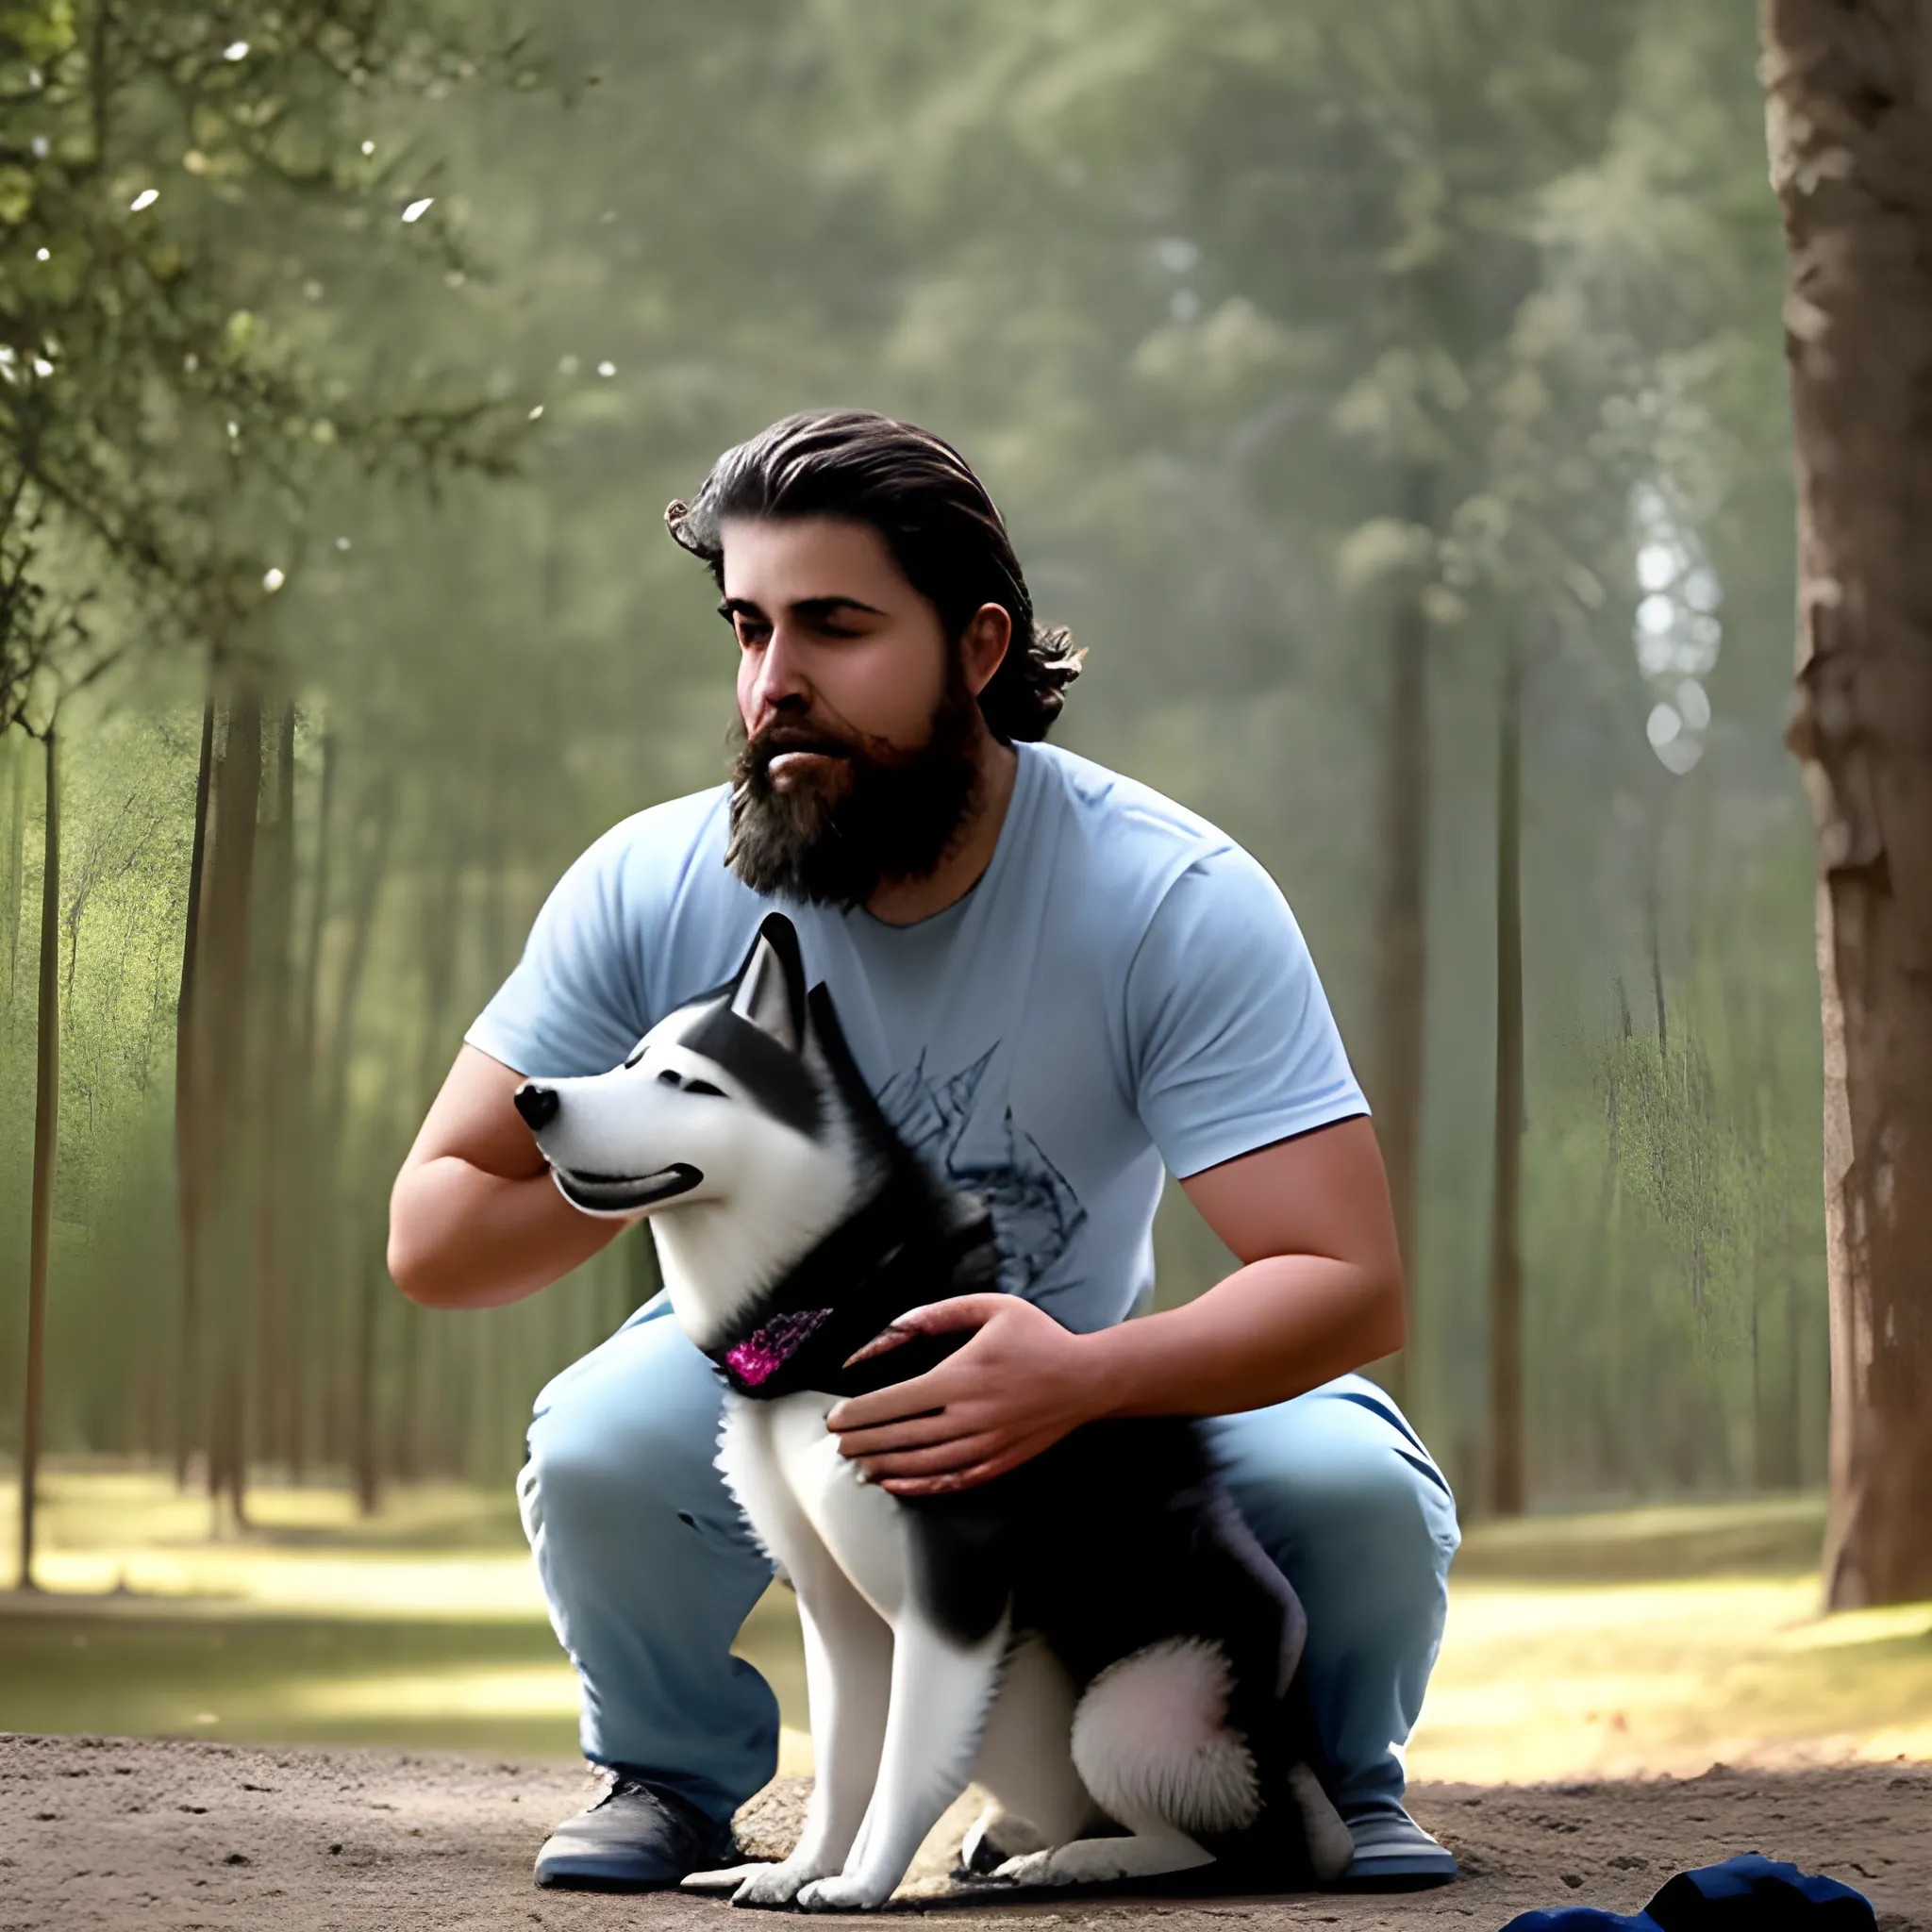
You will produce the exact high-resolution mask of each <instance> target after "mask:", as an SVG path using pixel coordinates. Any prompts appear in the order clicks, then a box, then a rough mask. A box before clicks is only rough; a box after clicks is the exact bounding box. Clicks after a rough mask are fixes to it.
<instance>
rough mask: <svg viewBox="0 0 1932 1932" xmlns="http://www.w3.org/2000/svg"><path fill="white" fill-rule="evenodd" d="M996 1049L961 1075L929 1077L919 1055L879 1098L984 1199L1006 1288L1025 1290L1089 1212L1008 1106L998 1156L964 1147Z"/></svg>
mask: <svg viewBox="0 0 1932 1932" xmlns="http://www.w3.org/2000/svg"><path fill="white" fill-rule="evenodd" d="M998 1051H999V1042H998V1041H994V1042H993V1044H992V1045H991V1047H989V1048H988V1049H987V1050H986V1052H985V1053H984V1054H982V1055H981V1056H980V1057H979V1058H978V1059H976V1060H974V1063H973V1064H972V1065H971V1066H970V1067H968V1068H966V1069H965V1071H964V1072H963V1073H958V1074H952V1075H950V1076H949V1077H947V1078H945V1079H942V1080H934V1079H931V1078H929V1077H928V1076H927V1074H926V1071H925V1056H924V1054H921V1055H920V1057H919V1060H918V1064H917V1065H915V1066H913V1067H912V1068H911V1069H909V1070H908V1072H906V1073H903V1074H894V1075H893V1076H892V1078H891V1079H890V1080H889V1081H887V1082H886V1084H885V1086H884V1088H883V1089H881V1090H880V1092H879V1096H878V1102H879V1107H880V1108H881V1110H882V1111H883V1112H884V1114H885V1116H886V1118H887V1120H889V1121H890V1122H891V1124H892V1126H893V1128H894V1129H895V1130H896V1131H897V1133H898V1135H899V1137H900V1138H901V1139H902V1140H903V1141H905V1142H906V1144H907V1145H908V1147H910V1148H911V1149H912V1151H913V1153H915V1154H917V1155H918V1156H919V1157H920V1158H922V1159H923V1160H925V1161H927V1162H929V1163H930V1164H931V1165H932V1166H933V1167H934V1168H935V1169H936V1170H937V1171H938V1172H939V1173H941V1174H943V1175H944V1176H945V1177H946V1179H947V1180H948V1181H950V1182H951V1183H952V1184H953V1186H955V1187H956V1188H960V1189H963V1190H964V1191H966V1192H968V1193H973V1194H977V1195H979V1197H980V1198H981V1199H982V1200H984V1201H985V1202H986V1204H987V1206H988V1208H990V1209H991V1212H992V1224H993V1232H994V1233H995V1235H997V1237H998V1239H999V1247H1000V1288H1001V1290H1002V1291H1004V1292H1006V1293H1008V1294H1024V1293H1025V1292H1026V1291H1028V1290H1029V1289H1030V1288H1031V1287H1032V1286H1033V1284H1034V1283H1035V1282H1036V1281H1038V1280H1039V1279H1040V1278H1041V1276H1042V1275H1043V1274H1045V1273H1046V1271H1047V1270H1048V1269H1049V1268H1051V1267H1052V1266H1053V1264H1054V1263H1055V1262H1056V1261H1058V1259H1059V1257H1060V1256H1061V1255H1062V1254H1064V1253H1065V1252H1066V1248H1067V1244H1068V1242H1070V1241H1072V1240H1073V1239H1074V1236H1075V1235H1076V1234H1078V1233H1079V1231H1080V1229H1081V1228H1082V1227H1083V1226H1084V1225H1085V1224H1086V1221H1087V1210H1086V1208H1083V1207H1082V1206H1081V1205H1080V1197H1079V1196H1078V1195H1077V1194H1075V1193H1074V1190H1073V1188H1072V1187H1071V1186H1070V1185H1069V1184H1068V1182H1067V1177H1066V1176H1065V1175H1064V1174H1061V1173H1060V1171H1059V1169H1058V1168H1057V1167H1056V1166H1055V1165H1054V1164H1053V1162H1052V1161H1051V1160H1049V1159H1048V1158H1046V1156H1045V1155H1044V1154H1043V1153H1042V1152H1041V1148H1040V1144H1039V1142H1038V1141H1035V1140H1034V1138H1033V1137H1032V1135H1030V1134H1028V1133H1024V1132H1023V1131H1022V1130H1021V1129H1020V1128H1019V1127H1017V1126H1015V1125H1014V1124H1013V1109H1012V1108H1010V1107H1008V1108H1007V1109H1006V1113H1005V1118H1004V1120H1003V1121H1002V1123H1001V1136H1002V1140H1003V1143H1004V1144H1003V1147H1002V1150H1001V1154H1000V1155H996V1156H993V1157H992V1158H988V1157H987V1155H986V1154H985V1153H984V1152H974V1153H969V1152H968V1151H967V1150H966V1149H965V1148H964V1147H962V1145H961V1142H962V1141H965V1139H966V1138H967V1130H968V1129H969V1127H971V1126H972V1125H973V1116H974V1107H975V1105H976V1103H977V1100H978V1095H979V1089H980V1085H981V1083H982V1082H983V1081H984V1080H985V1078H986V1071H987V1068H988V1066H989V1064H990V1063H991V1059H992V1057H993V1055H994V1054H995V1053H997V1052H998Z"/></svg>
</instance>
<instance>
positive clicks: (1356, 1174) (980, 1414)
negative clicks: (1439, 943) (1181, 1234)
mask: <svg viewBox="0 0 1932 1932" xmlns="http://www.w3.org/2000/svg"><path fill="white" fill-rule="evenodd" d="M1181 1185H1182V1187H1183V1188H1184V1189H1185V1190H1186V1191H1187V1193H1188V1196H1189V1198H1190V1199H1191V1201H1192V1202H1193V1203H1194V1205H1195V1207H1196V1208H1199V1209H1200V1210H1201V1213H1202V1215H1203V1217H1204V1218H1205V1219H1206V1220H1207V1222H1208V1225H1209V1226H1210V1227H1212V1228H1213V1230H1214V1231H1215V1233H1216V1234H1218V1235H1219V1236H1220V1237H1221V1239H1222V1240H1223V1241H1225V1242H1226V1243H1227V1245H1228V1246H1229V1247H1230V1248H1231V1249H1232V1250H1233V1251H1234V1253H1235V1255H1236V1257H1238V1258H1239V1259H1240V1260H1241V1263H1242V1264H1243V1265H1242V1266H1241V1268H1239V1269H1238V1270H1237V1271H1236V1272H1235V1273H1234V1274H1230V1275H1228V1276H1227V1278H1226V1279H1225V1280H1224V1281H1221V1282H1218V1283H1217V1284H1216V1285H1215V1286H1214V1287H1213V1288H1211V1289H1209V1290H1208V1292H1207V1293H1206V1294H1204V1295H1201V1296H1200V1297H1198V1298H1197V1299H1196V1300H1194V1301H1192V1302H1190V1303H1188V1304H1187V1306H1186V1307H1179V1308H1171V1309H1168V1310H1167V1311H1166V1312H1165V1313H1163V1314H1158V1315H1149V1316H1147V1317H1145V1318H1143V1319H1142V1320H1141V1321H1137V1322H1124V1323H1122V1324H1120V1325H1119V1326H1117V1327H1113V1328H1105V1329H1101V1330H1100V1331H1098V1332H1097V1333H1095V1334H1091V1335H1074V1334H1071V1333H1069V1332H1068V1331H1067V1330H1066V1329H1064V1328H1062V1327H1061V1326H1060V1325H1059V1324H1058V1323H1057V1322H1056V1321H1054V1319H1053V1318H1052V1317H1051V1316H1050V1315H1047V1314H1045V1313H1044V1312H1042V1311H1041V1309H1039V1308H1036V1307H1033V1306H1032V1305H1031V1304H1030V1303H1027V1302H1024V1301H1021V1300H1019V1299H1017V1298H1016V1297H1013V1296H1010V1295H965V1296H960V1297H958V1298H957V1299H955V1300H952V1301H945V1302H937V1303H935V1304H934V1305H933V1306H932V1307H930V1308H923V1309H918V1310H915V1311H914V1313H913V1314H912V1315H910V1316H908V1317H906V1318H903V1319H902V1320H901V1321H900V1322H899V1323H897V1324H894V1327H893V1329H892V1330H889V1331H888V1334H889V1336H891V1337H892V1338H894V1339H896V1340H905V1339H908V1337H910V1336H911V1335H914V1334H922V1333H938V1332H940V1331H941V1330H946V1329H959V1328H973V1329H976V1330H977V1331H978V1332H977V1333H976V1334H974V1338H973V1340H972V1341H969V1342H968V1343H967V1344H966V1346H965V1347H963V1348H962V1349H960V1350H959V1352H958V1354H957V1355H955V1356H953V1357H950V1358H949V1359H948V1360H946V1361H944V1362H942V1363H941V1365H940V1366H939V1367H938V1368H936V1369H933V1370H931V1371H929V1372H928V1373H927V1374H924V1375H920V1376H917V1377H915V1378H914V1379H913V1380H911V1381H908V1382H901V1383H898V1384H895V1385H894V1386H892V1387H891V1388H889V1389H882V1390H879V1391H877V1392H875V1393H874V1394H871V1395H861V1396H857V1397H854V1398H853V1399H852V1400H850V1401H847V1402H842V1403H841V1404H840V1405H839V1406H838V1407H836V1408H834V1409H833V1411H832V1413H831V1415H830V1416H829V1417H828V1418H827V1421H828V1423H829V1424H830V1426H831V1427H832V1428H833V1429H834V1430H836V1431H837V1432H838V1434H839V1436H840V1438H841V1441H840V1447H841V1451H842V1453H843V1454H845V1455H847V1456H851V1457H857V1458H858V1459H859V1461H860V1462H861V1463H862V1464H863V1465H864V1468H865V1471H866V1473H867V1474H868V1475H870V1476H872V1477H873V1478H874V1480H877V1481H879V1482H881V1483H883V1484H884V1486H885V1487H886V1488H888V1489H890V1490H891V1491H895V1492H896V1493H898V1494H901V1495H920V1494H925V1493H930V1492H933V1491H942V1490H956V1489H965V1488H969V1487H970V1486H972V1485H973V1484H974V1483H981V1482H985V1481H987V1480H988V1479H989V1478H991V1477H992V1476H995V1475H998V1474H1002V1473H1003V1472H1004V1471H1006V1470H1008V1469H1011V1468H1014V1467H1015V1466H1017V1465H1018V1464H1019V1463H1022V1462H1024V1461H1025V1460H1026V1459H1027V1458H1028V1457H1033V1456H1037V1455H1039V1454H1040V1452H1041V1450H1042V1449H1046V1448H1048V1447H1050V1446H1051V1445H1052V1444H1053V1443H1054V1442H1056V1441H1058V1440H1059V1439H1060V1438H1061V1437H1062V1436H1064V1435H1066V1434H1067V1432H1068V1431H1069V1430H1071V1429H1074V1428H1076V1427H1077V1426H1079V1424H1082V1423H1086V1422H1091V1421H1094V1420H1096V1419H1097V1418H1099V1417H1101V1416H1105V1415H1225V1414H1229V1413H1232V1412H1234V1411H1236V1410H1239V1409H1244V1408H1261V1407H1266V1406H1267V1405H1268V1404H1270V1403H1274V1402H1284V1401H1286V1400H1287V1399H1288V1398H1289V1397H1290V1396H1292V1395H1299V1394H1301V1393H1303V1392H1304V1391H1307V1390H1309V1389H1313V1388H1316V1387H1317V1386H1319V1385H1320V1384H1321V1383H1323V1382H1325V1381H1327V1380H1329V1379H1330V1378H1331V1377H1333V1376H1335V1375H1339V1374H1342V1373H1344V1372H1345V1371H1347V1370H1349V1369H1353V1368H1357V1367H1359V1366H1360V1365H1361V1364H1362V1363H1363V1362H1367V1361H1374V1359H1375V1358H1376V1357H1378V1356H1384V1355H1388V1354H1390V1353H1391V1352H1392V1351H1393V1350H1395V1349H1397V1348H1399V1347H1401V1345H1402V1341H1403V1335H1404V1316H1403V1294H1402V1267H1401V1262H1400V1260H1399V1258H1398V1257H1397V1253H1396V1244H1395V1228H1394V1222H1393V1217H1392V1216H1391V1212H1390V1207H1389V1186H1388V1181H1387V1178H1386V1176H1385V1175H1384V1173H1383V1169H1382V1157H1381V1152H1380V1150H1379V1149H1378V1148H1377V1146H1376V1144H1375V1136H1374V1128H1373V1127H1372V1126H1371V1125H1370V1124H1369V1122H1368V1121H1367V1120H1366V1119H1355V1120H1347V1121H1341V1122H1338V1123H1337V1124H1334V1125H1333V1126H1328V1127H1323V1128H1320V1129H1318V1130H1316V1131H1315V1132H1313V1133H1308V1134H1304V1135H1301V1136H1299V1137H1297V1138H1296V1139H1294V1140H1291V1141H1278V1142H1276V1143H1275V1144H1274V1145H1273V1146H1270V1147H1263V1148H1260V1149H1258V1150H1257V1152H1255V1153H1252V1154H1246V1155H1242V1156H1241V1157H1240V1158H1237V1159H1234V1160H1228V1161H1224V1162H1223V1163H1222V1164H1221V1165H1220V1166H1218V1167H1212V1168H1209V1169H1208V1170H1207V1171H1206V1172H1205V1173H1202V1174H1195V1175H1193V1176H1192V1177H1191V1179H1188V1180H1185V1181H1183V1182H1182V1183H1181Z"/></svg>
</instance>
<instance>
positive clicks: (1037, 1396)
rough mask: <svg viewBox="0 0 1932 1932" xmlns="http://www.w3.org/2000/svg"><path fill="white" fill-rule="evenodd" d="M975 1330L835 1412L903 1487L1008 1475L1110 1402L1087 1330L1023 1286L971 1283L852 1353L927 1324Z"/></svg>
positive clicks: (883, 1472)
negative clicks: (932, 1365) (926, 1365)
mask: <svg viewBox="0 0 1932 1932" xmlns="http://www.w3.org/2000/svg"><path fill="white" fill-rule="evenodd" d="M967 1328H970V1329H974V1330H976V1331H977V1332H976V1333H975V1334H974V1337H973V1339H972V1341H969V1342H967V1343H966V1345H965V1346H964V1347H963V1348H961V1349H960V1350H958V1353H957V1354H954V1355H951V1356H948V1357H947V1358H946V1359H945V1360H944V1361H942V1362H941V1364H940V1365H939V1367H938V1368H936V1369H931V1370H928V1371H927V1372H926V1374H923V1375H916V1376H914V1377H913V1378H912V1380H911V1381H909V1382H896V1383H894V1384H893V1385H892V1386H891V1388H890V1389H879V1390H874V1392H873V1393H872V1394H870V1395H855V1396H852V1397H851V1398H849V1399H848V1400H847V1401H844V1402H841V1403H840V1404H839V1405H838V1407H836V1408H834V1409H833V1410H832V1412H831V1414H830V1415H829V1416H828V1417H827V1418H826V1419H825V1420H826V1424H827V1426H828V1427H829V1428H831V1430H832V1431H833V1433H834V1434H835V1435H837V1436H838V1438H839V1449H840V1453H841V1455H844V1456H849V1457H853V1458H854V1459H855V1460H856V1461H858V1464H859V1466H860V1467H861V1468H862V1469H863V1470H864V1472H865V1474H866V1476H867V1477H868V1478H869V1479H870V1480H871V1481H873V1482H875V1483H877V1484H879V1485H880V1487H881V1488H883V1489H887V1490H890V1491H891V1492H892V1493H893V1494H894V1495H895V1496H931V1495H938V1494H941V1493H942V1492H943V1491H948V1490H965V1489H971V1488H972V1487H973V1486H974V1484H975V1483H983V1482H987V1481H990V1480H991V1478H992V1477H993V1476H996V1475H1004V1474H1006V1472H1007V1471H1008V1470H1009V1469H1013V1468H1016V1467H1017V1466H1018V1465H1019V1464H1021V1463H1023V1462H1024V1461H1026V1460H1027V1459H1028V1458H1029V1457H1034V1456H1038V1455H1039V1454H1040V1452H1041V1450H1042V1449H1050V1448H1051V1447H1052V1446H1053V1445H1054V1444H1055V1443H1056V1442H1058V1441H1059V1439H1060V1438H1061V1437H1062V1436H1064V1435H1066V1434H1068V1433H1069V1432H1070V1431H1071V1430H1073V1429H1076V1428H1078V1427H1079V1425H1080V1424H1082V1423H1086V1422H1091V1421H1092V1420H1093V1419H1094V1418H1095V1417H1096V1416H1098V1415H1100V1414H1102V1413H1104V1412H1105V1411H1104V1405H1103V1404H1102V1402H1101V1401H1100V1400H1099V1398H1098V1394H1097V1391H1096V1389H1095V1386H1094V1375H1093V1370H1092V1365H1091V1363H1090V1362H1089V1360H1088V1358H1087V1347H1086V1343H1087V1341H1088V1338H1087V1337H1084V1336H1079V1335H1074V1334H1073V1333H1072V1332H1071V1331H1070V1330H1068V1329H1065V1328H1062V1327H1061V1326H1060V1324H1058V1322H1056V1321H1055V1320H1054V1318H1053V1317H1052V1316H1051V1315H1049V1314H1046V1313H1045V1312H1043V1311H1042V1310H1041V1309H1040V1308H1036V1307H1034V1306H1033V1304H1032V1303H1031V1302H1024V1301H1022V1300H1020V1298H1019V1297H1018V1296H1017V1295H1008V1294H967V1295H959V1296H958V1297H956V1298H955V1299H953V1300H951V1301H943V1302H934V1303H933V1304H932V1305H931V1306H930V1307H924V1308H913V1309H911V1310H910V1311H909V1312H908V1313H907V1314H904V1315H901V1316H900V1317H899V1319H898V1320H897V1321H896V1322H894V1323H893V1324H892V1325H891V1327H890V1328H888V1329H887V1330H886V1331H885V1332H884V1334H882V1335H881V1336H879V1338H878V1339H877V1340H876V1341H871V1342H868V1343H867V1344H866V1346H865V1347H864V1348H862V1349H860V1350H859V1352H858V1355H856V1356H854V1357H853V1360H854V1361H862V1360H865V1359H868V1358H869V1357H873V1356H874V1355H880V1354H883V1353H884V1352H885V1351H886V1350H887V1349H891V1348H897V1347H898V1346H899V1345H900V1344H901V1343H902V1342H906V1341H911V1340H912V1338H913V1337H914V1336H917V1335H943V1334H950V1333H954V1332H957V1331H958V1330H959V1329H967Z"/></svg>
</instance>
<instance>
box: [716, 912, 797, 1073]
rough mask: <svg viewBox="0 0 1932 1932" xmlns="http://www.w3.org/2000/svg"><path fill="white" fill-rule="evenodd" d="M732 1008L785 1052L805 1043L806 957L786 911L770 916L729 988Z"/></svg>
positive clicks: (759, 928)
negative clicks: (803, 956) (803, 955)
mask: <svg viewBox="0 0 1932 1932" xmlns="http://www.w3.org/2000/svg"><path fill="white" fill-rule="evenodd" d="M731 1010H732V1011H733V1012H734V1013H736V1014H737V1015H738V1017H739V1018H740V1019H741V1020H749V1021H750V1022H751V1024H753V1025H754V1026H756V1027H757V1028H758V1031H759V1032H760V1033H766V1034H769V1035H770V1036H771V1037H772V1039H774V1040H775V1041H777V1042H778V1044H779V1045H780V1046H782V1047H783V1048H784V1049H785V1050H786V1052H787V1053H797V1052H798V1051H799V1050H800V1049H801V1047H803V1045H804V1044H805V962H804V959H803V958H801V956H800V954H799V950H798V934H797V932H796V930H795V929H794V928H793V926H792V924H791V921H790V920H789V919H787V918H786V917H785V915H784V914H783V913H782V912H774V913H771V914H770V915H768V916H767V918H766V920H765V923H764V924H762V925H761V926H759V927H758V938H757V939H755V940H754V941H752V943H751V951H750V952H749V953H748V954H747V955H746V956H745V961H744V964H743V965H742V966H741V967H740V968H739V972H738V978H737V980H736V981H735V982H734V983H733V985H732V989H731Z"/></svg>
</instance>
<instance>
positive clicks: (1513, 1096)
mask: <svg viewBox="0 0 1932 1932" xmlns="http://www.w3.org/2000/svg"><path fill="white" fill-rule="evenodd" d="M1502 697H1503V703H1502V720H1501V729H1500V731H1499V734H1498V738H1499V743H1498V750H1497V758H1496V1117H1495V1162H1494V1167H1493V1170H1492V1175H1491V1195H1490V1507H1491V1508H1492V1509H1493V1510H1494V1511H1495V1512H1496V1514H1497V1515H1498V1516H1520V1515H1521V1514H1522V1513H1523V1509H1524V1502H1525V1500H1526V1498H1525V1494H1524V1490H1525V1482H1524V1429H1523V1247H1522V1230H1521V1220H1522V1201H1523V1107H1524V1089H1523V865H1522V846H1523V697H1522V673H1521V669H1520V666H1519V663H1518V659H1517V656H1516V651H1515V648H1514V646H1513V644H1512V646H1511V649H1510V654H1509V658H1508V661H1507V664H1506V666H1505V668H1504V673H1503V693H1502Z"/></svg>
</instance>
